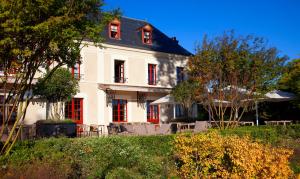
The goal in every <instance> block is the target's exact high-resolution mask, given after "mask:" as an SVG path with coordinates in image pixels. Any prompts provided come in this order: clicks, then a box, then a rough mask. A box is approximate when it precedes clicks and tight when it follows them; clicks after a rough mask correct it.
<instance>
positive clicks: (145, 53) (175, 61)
mask: <svg viewBox="0 0 300 179" xmlns="http://www.w3.org/2000/svg"><path fill="white" fill-rule="evenodd" d="M81 56H82V59H81V60H82V63H81V65H80V74H81V77H82V78H81V79H80V83H79V86H80V92H79V93H78V94H77V95H76V96H75V97H74V98H82V101H83V106H82V119H83V124H88V125H90V124H97V125H108V124H109V123H111V122H113V107H112V101H111V99H109V100H108V98H107V95H108V94H107V93H109V92H110V93H111V92H112V93H114V95H113V98H114V99H123V100H126V101H127V108H126V116H127V117H126V122H147V107H146V101H147V100H151V101H154V100H156V99H158V98H160V97H163V96H165V95H167V94H169V92H170V91H171V89H172V87H174V86H175V85H176V67H184V66H185V65H186V63H187V58H188V57H186V56H182V55H175V54H169V53H162V52H155V51H150V50H141V49H136V48H129V47H123V46H117V45H109V44H103V47H102V48H99V47H95V46H93V45H90V46H88V47H84V48H83V49H82V52H81ZM115 60H121V61H124V77H125V79H126V81H125V83H116V82H115V81H114V75H115V70H116V69H115V66H114V64H115ZM148 64H154V65H156V75H157V76H156V78H157V84H156V85H149V84H148V73H149V72H148ZM141 94H143V95H141ZM138 97H145V99H144V100H143V99H139V100H138ZM172 116H173V108H172V106H168V105H166V106H160V107H159V122H163V121H167V120H169V119H171V118H172ZM45 118H46V109H45V104H43V103H33V104H31V105H30V106H29V107H28V111H27V114H26V117H25V123H26V124H33V123H35V122H36V121H37V120H41V119H45ZM148 122H149V121H148Z"/></svg>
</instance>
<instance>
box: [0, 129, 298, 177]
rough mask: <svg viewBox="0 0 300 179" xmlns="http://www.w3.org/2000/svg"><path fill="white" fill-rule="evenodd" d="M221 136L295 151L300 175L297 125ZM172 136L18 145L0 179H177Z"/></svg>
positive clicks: (1, 162)
mask: <svg viewBox="0 0 300 179" xmlns="http://www.w3.org/2000/svg"><path fill="white" fill-rule="evenodd" d="M220 133H221V134H222V135H238V136H244V135H250V136H251V137H252V138H253V139H255V140H260V141H262V142H265V143H271V144H272V145H274V146H277V147H287V148H292V149H294V151H295V154H294V156H293V158H292V159H291V167H292V169H293V170H294V172H295V173H300V140H299V139H300V125H293V126H287V127H284V126H279V127H277V126H271V127H269V126H261V127H240V128H236V129H229V130H223V131H220ZM175 136H176V135H167V136H143V137H141V136H112V137H102V138H75V139H69V138H50V139H40V140H36V141H25V142H19V143H17V144H16V145H15V147H14V149H13V151H12V152H11V154H10V155H9V156H8V157H3V156H0V176H3V178H118V177H119V178H176V177H177V176H176V166H175V159H174V157H173V154H172V150H173V148H172V146H173V144H172V143H173V141H174V137H175Z"/></svg>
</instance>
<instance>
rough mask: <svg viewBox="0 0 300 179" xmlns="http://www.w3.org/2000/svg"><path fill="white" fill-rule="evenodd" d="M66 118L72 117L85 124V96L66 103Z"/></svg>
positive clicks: (75, 120)
mask: <svg viewBox="0 0 300 179" xmlns="http://www.w3.org/2000/svg"><path fill="white" fill-rule="evenodd" d="M65 118H68V119H72V120H74V122H76V123H77V124H83V98H72V100H71V101H69V102H66V103H65Z"/></svg>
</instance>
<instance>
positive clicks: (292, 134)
mask: <svg viewBox="0 0 300 179" xmlns="http://www.w3.org/2000/svg"><path fill="white" fill-rule="evenodd" d="M220 134H221V135H224V136H230V135H237V136H239V137H244V136H249V137H251V138H252V139H256V140H260V141H263V142H264V143H271V144H276V143H278V142H279V141H280V140H282V139H284V140H286V139H287V138H291V139H293V140H296V139H299V138H300V125H299V124H294V125H287V126H257V127H253V126H245V127H238V128H235V129H227V130H222V131H220Z"/></svg>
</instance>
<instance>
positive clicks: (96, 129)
mask: <svg viewBox="0 0 300 179" xmlns="http://www.w3.org/2000/svg"><path fill="white" fill-rule="evenodd" d="M103 129H104V125H97V124H91V125H90V131H89V134H90V136H94V135H96V136H97V137H99V136H100V135H102V134H103Z"/></svg>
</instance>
